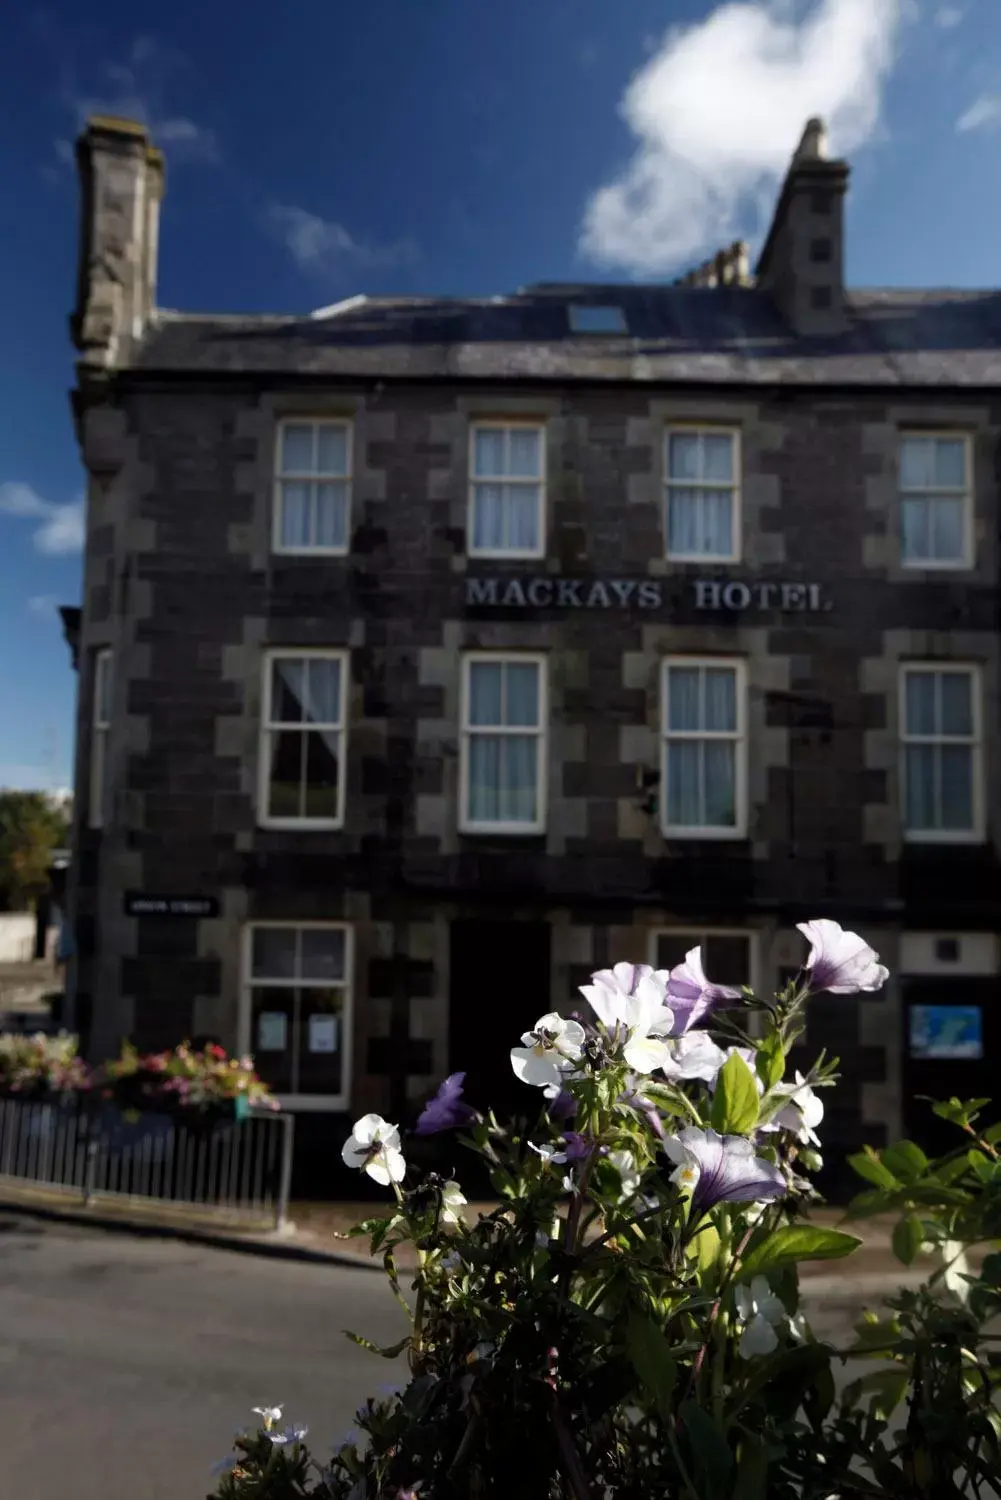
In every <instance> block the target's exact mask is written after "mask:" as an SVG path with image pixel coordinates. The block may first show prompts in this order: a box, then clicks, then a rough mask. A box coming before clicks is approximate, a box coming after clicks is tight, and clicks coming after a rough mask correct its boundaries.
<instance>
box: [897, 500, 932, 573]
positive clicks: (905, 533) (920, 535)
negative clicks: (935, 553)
mask: <svg viewBox="0 0 1001 1500" xmlns="http://www.w3.org/2000/svg"><path fill="white" fill-rule="evenodd" d="M928 520H929V516H928V501H927V500H924V499H920V498H918V497H917V496H914V495H904V496H903V497H902V498H901V501H900V550H901V553H902V555H903V557H904V560H905V561H906V562H923V561H925V560H926V559H927V558H928V557H930V556H931V550H930V549H931V536H930V533H929V526H928Z"/></svg>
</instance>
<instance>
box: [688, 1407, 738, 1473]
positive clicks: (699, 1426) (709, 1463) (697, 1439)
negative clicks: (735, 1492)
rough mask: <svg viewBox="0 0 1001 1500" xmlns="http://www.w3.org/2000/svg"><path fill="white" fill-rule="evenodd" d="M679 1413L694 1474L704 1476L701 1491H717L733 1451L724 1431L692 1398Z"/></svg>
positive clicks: (730, 1464)
mask: <svg viewBox="0 0 1001 1500" xmlns="http://www.w3.org/2000/svg"><path fill="white" fill-rule="evenodd" d="M678 1415H679V1416H680V1418H681V1423H682V1427H683V1430H684V1432H685V1435H686V1437H687V1438H688V1446H689V1447H690V1448H691V1451H692V1457H693V1458H694V1460H695V1472H696V1476H697V1477H704V1478H705V1480H706V1483H705V1485H704V1486H703V1492H704V1493H705V1494H708V1495H716V1494H719V1493H720V1492H721V1490H722V1488H723V1486H724V1485H725V1484H726V1482H727V1480H728V1479H729V1477H730V1474H731V1471H732V1469H733V1455H732V1453H731V1452H730V1445H729V1444H728V1442H727V1440H726V1433H725V1432H723V1430H722V1429H721V1428H720V1427H717V1425H716V1423H715V1422H714V1421H713V1419H712V1417H711V1416H710V1415H709V1413H708V1412H707V1411H706V1410H705V1409H704V1408H703V1407H701V1406H699V1405H698V1403H697V1402H695V1401H686V1402H685V1403H684V1404H683V1406H682V1407H681V1410H680V1412H679V1413H678Z"/></svg>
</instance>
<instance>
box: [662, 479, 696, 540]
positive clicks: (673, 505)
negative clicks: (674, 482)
mask: <svg viewBox="0 0 1001 1500" xmlns="http://www.w3.org/2000/svg"><path fill="white" fill-rule="evenodd" d="M667 550H668V552H672V553H674V554H675V555H677V556H679V557H690V556H693V555H696V554H697V553H698V551H699V497H698V494H697V492H696V491H695V490H674V489H672V490H668V492H667Z"/></svg>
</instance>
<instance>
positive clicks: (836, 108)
mask: <svg viewBox="0 0 1001 1500" xmlns="http://www.w3.org/2000/svg"><path fill="white" fill-rule="evenodd" d="M88 13H89V15H88ZM4 42H5V45H4V48H3V51H2V54H0V97H2V98H3V99H4V103H5V108H4V111H3V122H2V124H0V163H2V170H3V180H4V190H3V192H2V194H0V285H2V286H3V288H4V291H5V297H4V304H5V306H4V323H5V326H4V338H3V343H2V346H0V395H2V411H3V416H4V420H3V421H2V422H0V632H2V639H3V642H4V647H3V650H2V651H0V786H2V785H5V784H6V785H15V786H58V785H66V784H69V782H70V780H71V765H72V725H73V709H74V695H75V678H74V675H73V673H72V671H71V669H70V666H69V661H68V655H67V652H66V649H65V647H64V645H63V643H62V640H61V637H60V629H59V622H58V618H57V617H56V615H55V612H54V606H55V604H56V603H75V602H78V600H79V591H80V551H79V548H80V543H81V538H82V512H81V495H82V490H83V483H82V474H81V470H80V465H79V462H78V459H77V454H76V447H75V442H74V437H73V430H72V424H71V420H70V411H69V404H68V391H69V389H70V386H71V384H72V378H73V373H72V351H71V348H70V345H69V339H68V333H67V315H68V314H69V312H70V310H71V306H72V299H73V293H74V276H75V254H76V234H77V194H76V181H75V175H74V168H73V165H72V152H71V143H72V140H73V138H74V136H75V134H76V132H77V130H78V128H79V126H80V123H81V121H82V119H83V118H84V117H85V116H86V114H87V113H88V112H89V111H92V110H103V111H107V112H115V113H125V114H129V115H133V116H141V117H143V118H145V119H146V120H147V121H148V122H149V123H150V125H151V127H152V129H153V133H154V138H155V139H156V140H157V143H158V144H160V145H161V146H162V147H163V148H164V149H165V151H166V155H167V175H168V186H167V197H166V200H165V203H164V208H163V220H162V228H161V246H160V278H159V301H160V304H161V305H162V306H165V307H175V308H184V309H188V310H199V309H201V310H210V311H211V310H216V311H296V310H301V311H307V310H309V309H311V308H315V307H319V306H323V305H324V304H326V303H329V302H333V301H336V300H338V299H339V298H341V297H345V296H350V295H352V294H353V293H355V292H359V291H367V292H370V293H372V292H394V291H395V292H402V293H407V292H433V293H457V294H464V293H475V294H483V295H491V294H494V293H499V292H503V291H510V290H512V289H514V288H516V287H518V286H523V285H525V284H526V283H530V282H532V281H545V280H549V281H553V280H580V279H596V280H600V279H609V280H628V279H631V278H633V277H642V278H646V279H658V278H660V277H668V276H671V275H672V274H677V273H678V272H680V271H682V270H684V269H685V268H686V267H687V266H689V265H691V264H694V263H696V262H697V261H698V260H700V259H702V258H704V256H705V255H707V254H709V253H711V252H712V251H713V250H715V249H716V248H718V246H719V245H721V244H723V243H725V242H727V241H729V240H731V239H733V238H735V237H737V235H742V236H744V237H747V238H749V239H750V240H751V242H752V248H757V246H758V245H760V241H761V236H762V232H763V230H764V228H765V227H766V226H767V215H768V208H769V206H770V204H771V201H772V198H773V195H774V191H775V187H776V185H777V183H778V181H779V179H780V177H781V174H782V171H783V170H784V167H785V165H786V162H787V160H788V157H789V155H790V153H791V151H792V149H793V147H794V146H795V144H796V140H797V138H798V136H799V133H800V131H801V129H802V125H803V123H804V121H805V119H806V118H807V116H808V115H810V114H821V115H824V116H825V117H826V118H827V119H828V121H829V124H830V128H831V144H832V148H833V149H834V150H835V151H837V152H838V153H839V154H840V153H843V154H845V155H847V156H848V157H849V159H850V160H851V162H852V166H853V177H852V189H851V196H850V205H849V214H848V231H847V233H848V254H847V266H848V277H849V280H850V282H851V283H852V284H853V285H856V286H879V285H901V286H908V285H924V286H997V285H1001V250H999V249H998V246H999V245H1001V0H955V3H947V0H746V3H730V4H722V5H716V4H712V3H708V0H624V3H622V4H620V5H613V4H612V3H611V0H504V4H502V5H499V4H498V3H497V0H376V3H375V4H372V5H370V6H368V7H362V6H355V5H347V4H340V5H333V4H331V3H330V0H292V3H291V4H288V5H285V6H277V5H275V4H274V3H273V0H243V3H242V4H241V5H240V6H239V7H236V6H233V5H231V4H227V5H211V4H207V3H205V0H198V3H195V0H172V4H170V5H169V6H164V5H162V4H158V5H152V4H148V3H143V0H138V3H137V0H129V3H128V4H126V3H125V0H104V3H103V4H102V5H101V6H100V7H97V6H87V7H84V6H80V5H79V4H77V3H72V4H71V3H69V0H63V3H60V4H51V5H48V6H42V7H32V6H31V5H30V4H29V5H28V6H24V7H17V8H16V11H14V12H12V14H11V15H10V16H8V17H7V18H6V20H5V23H4Z"/></svg>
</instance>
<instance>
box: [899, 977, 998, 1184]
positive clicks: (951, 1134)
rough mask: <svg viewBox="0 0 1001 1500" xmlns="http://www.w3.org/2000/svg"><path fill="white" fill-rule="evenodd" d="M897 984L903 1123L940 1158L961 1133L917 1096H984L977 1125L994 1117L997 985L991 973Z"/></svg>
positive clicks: (959, 1139) (958, 1141) (957, 1143)
mask: <svg viewBox="0 0 1001 1500" xmlns="http://www.w3.org/2000/svg"><path fill="white" fill-rule="evenodd" d="M901 984H902V993H903V1001H904V1017H903V1020H904V1035H903V1038H902V1041H903V1048H904V1068H903V1084H904V1127H905V1131H906V1134H907V1136H908V1137H909V1138H910V1139H911V1140H913V1141H917V1143H918V1145H919V1146H922V1147H923V1148H924V1149H925V1151H927V1152H928V1153H929V1155H936V1156H937V1155H942V1154H944V1153H945V1152H947V1151H952V1150H955V1149H956V1148H957V1147H959V1146H961V1145H962V1144H963V1135H962V1132H961V1131H960V1130H958V1129H957V1128H956V1127H955V1126H954V1125H949V1124H948V1123H947V1122H946V1121H945V1120H940V1119H939V1118H938V1116H937V1115H934V1114H932V1110H931V1105H930V1104H929V1103H927V1100H926V1099H922V1098H921V1097H920V1096H921V1095H926V1096H927V1097H928V1098H931V1099H934V1100H940V1099H946V1100H947V1099H951V1098H953V1097H955V1098H957V1099H978V1098H979V1099H991V1100H992V1103H990V1104H988V1105H986V1106H985V1108H984V1111H983V1113H982V1114H981V1117H980V1124H981V1125H985V1124H988V1123H993V1122H994V1121H995V1120H996V1119H997V1117H998V1112H999V1106H1001V1091H999V1090H998V1088H997V1061H996V1059H997V1057H998V1052H999V1048H1001V1006H999V1004H998V1002H999V999H1001V995H999V990H1001V984H999V981H998V979H997V978H996V977H994V976H984V977H976V978H974V977H970V976H957V977H955V978H953V977H951V976H950V977H949V978H948V979H938V978H921V979H914V978H910V979H904V980H902V982H901ZM995 1098H996V1099H997V1102H996V1103H995V1102H993V1101H994V1100H995Z"/></svg>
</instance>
